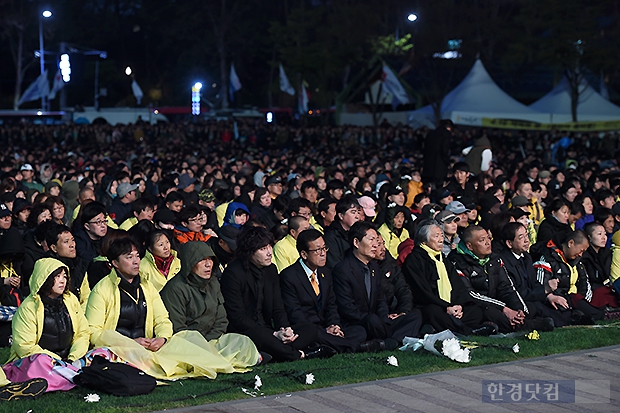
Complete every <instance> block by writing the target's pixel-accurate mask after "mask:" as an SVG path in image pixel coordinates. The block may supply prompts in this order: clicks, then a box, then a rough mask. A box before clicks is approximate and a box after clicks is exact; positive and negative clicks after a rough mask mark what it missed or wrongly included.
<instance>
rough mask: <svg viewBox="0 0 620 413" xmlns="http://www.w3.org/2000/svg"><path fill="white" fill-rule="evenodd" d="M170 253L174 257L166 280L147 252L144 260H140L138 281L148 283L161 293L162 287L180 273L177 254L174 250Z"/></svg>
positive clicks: (179, 262)
mask: <svg viewBox="0 0 620 413" xmlns="http://www.w3.org/2000/svg"><path fill="white" fill-rule="evenodd" d="M170 252H171V253H172V255H174V260H172V264H170V271H169V272H168V278H166V277H164V275H163V274H162V273H161V272H160V271H159V270H158V269H157V265H156V264H155V258H154V257H153V254H151V252H150V251H149V250H147V251H146V254H145V255H144V258H142V259H141V260H140V279H141V280H146V281H148V282H149V283H150V284H151V285H153V287H155V288H156V289H157V291H161V289H162V288H164V285H166V283H167V282H168V281H170V280H171V279H172V277H174V276H175V275H177V274H178V273H179V271H181V260H180V259H178V258H177V252H176V251H175V250H170Z"/></svg>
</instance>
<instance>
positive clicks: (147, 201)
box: [118, 197, 155, 231]
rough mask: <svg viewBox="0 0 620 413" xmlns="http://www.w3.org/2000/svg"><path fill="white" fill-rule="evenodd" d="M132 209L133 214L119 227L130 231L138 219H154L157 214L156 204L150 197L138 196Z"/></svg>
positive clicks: (132, 204)
mask: <svg viewBox="0 0 620 413" xmlns="http://www.w3.org/2000/svg"><path fill="white" fill-rule="evenodd" d="M131 211H132V213H133V216H131V217H129V218H127V219H126V220H125V221H123V223H122V224H120V225H119V226H118V228H119V229H123V230H125V231H129V229H130V228H131V227H133V226H134V225H136V224H137V223H138V221H141V220H143V219H146V220H147V221H152V220H153V216H154V215H155V204H154V203H153V201H152V200H151V198H149V197H142V198H138V199H136V200H135V201H133V202H132V203H131Z"/></svg>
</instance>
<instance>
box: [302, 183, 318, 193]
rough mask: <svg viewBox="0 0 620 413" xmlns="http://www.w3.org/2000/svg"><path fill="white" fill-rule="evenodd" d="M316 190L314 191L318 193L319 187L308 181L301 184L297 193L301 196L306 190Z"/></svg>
mask: <svg viewBox="0 0 620 413" xmlns="http://www.w3.org/2000/svg"><path fill="white" fill-rule="evenodd" d="M310 188H311V189H316V191H317V192H318V190H319V187H318V186H317V185H316V182H314V181H309V180H306V181H304V183H303V184H301V188H300V189H299V192H301V193H302V194H303V193H304V192H305V191H306V189H310Z"/></svg>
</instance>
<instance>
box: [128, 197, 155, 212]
mask: <svg viewBox="0 0 620 413" xmlns="http://www.w3.org/2000/svg"><path fill="white" fill-rule="evenodd" d="M147 208H151V209H155V203H154V202H153V200H152V199H151V198H150V197H148V196H143V197H140V198H138V199H136V200H135V201H133V202H132V203H131V210H132V211H133V212H134V213H136V214H140V212H142V211H146V209H147Z"/></svg>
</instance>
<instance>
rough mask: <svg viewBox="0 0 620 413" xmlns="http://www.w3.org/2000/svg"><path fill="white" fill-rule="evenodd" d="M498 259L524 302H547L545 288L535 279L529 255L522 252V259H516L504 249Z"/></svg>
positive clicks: (510, 252)
mask: <svg viewBox="0 0 620 413" xmlns="http://www.w3.org/2000/svg"><path fill="white" fill-rule="evenodd" d="M500 258H501V259H502V261H503V262H504V266H505V268H506V272H507V273H508V276H510V279H511V280H512V283H513V284H514V286H515V289H516V290H517V291H518V292H519V294H521V297H523V299H524V300H525V301H532V302H542V303H545V302H546V301H547V295H546V294H545V288H544V287H543V285H542V284H541V283H539V282H538V280H537V279H536V271H535V270H534V265H533V262H532V256H531V255H530V254H529V253H527V252H524V253H523V257H521V258H519V259H517V257H515V255H514V254H513V253H512V251H510V250H509V249H507V248H504V249H503V250H502V251H501V252H500Z"/></svg>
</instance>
